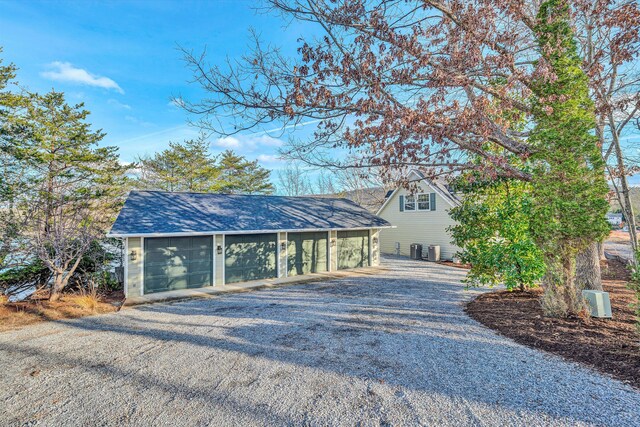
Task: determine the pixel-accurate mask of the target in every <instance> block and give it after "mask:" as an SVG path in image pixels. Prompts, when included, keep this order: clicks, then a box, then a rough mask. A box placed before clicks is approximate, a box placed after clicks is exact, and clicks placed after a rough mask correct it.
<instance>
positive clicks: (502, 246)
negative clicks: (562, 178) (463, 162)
mask: <svg viewBox="0 0 640 427" xmlns="http://www.w3.org/2000/svg"><path fill="white" fill-rule="evenodd" d="M471 178H475V174H473V175H470V176H469V175H468V176H464V177H461V178H459V179H458V180H457V181H456V184H455V187H456V189H457V190H459V191H461V192H462V193H463V197H462V201H461V205H460V206H458V207H455V208H453V209H451V210H450V215H451V217H452V218H453V219H454V220H455V221H456V222H457V224H456V225H455V226H453V227H450V229H449V231H450V232H451V236H452V238H453V243H455V244H456V245H457V246H459V247H460V248H462V252H460V253H459V254H458V255H459V256H460V259H461V261H462V262H464V263H468V264H471V269H470V271H469V273H468V275H467V278H466V279H465V281H466V283H468V284H471V285H474V286H487V285H488V286H494V285H499V284H504V285H505V286H506V287H507V289H509V290H513V289H516V288H519V289H520V290H525V289H527V288H530V287H533V286H535V285H536V284H537V283H539V281H540V279H541V278H542V276H543V274H544V271H545V265H544V261H543V259H542V253H541V252H540V250H539V249H538V247H537V246H536V244H535V242H534V241H533V238H532V237H531V233H530V223H529V220H530V211H531V203H532V201H531V194H530V186H529V185H528V184H526V183H523V182H519V181H515V180H509V179H501V180H495V181H486V180H475V179H473V180H471Z"/></svg>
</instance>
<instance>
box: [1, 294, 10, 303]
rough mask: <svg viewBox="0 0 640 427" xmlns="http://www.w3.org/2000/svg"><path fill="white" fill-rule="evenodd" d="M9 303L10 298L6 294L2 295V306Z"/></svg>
mask: <svg viewBox="0 0 640 427" xmlns="http://www.w3.org/2000/svg"><path fill="white" fill-rule="evenodd" d="M8 302H9V297H8V296H6V295H5V294H0V305H5V304H6V303H8Z"/></svg>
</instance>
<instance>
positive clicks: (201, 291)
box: [123, 266, 388, 308]
mask: <svg viewBox="0 0 640 427" xmlns="http://www.w3.org/2000/svg"><path fill="white" fill-rule="evenodd" d="M387 270H388V269H387V268H386V267H383V266H377V267H364V268H355V269H349V270H339V271H332V272H325V273H312V274H304V275H300V276H292V277H279V278H274V279H265V280H254V281H251V282H242V283H232V284H229V285H216V286H208V287H205V288H196V289H179V290H175V291H167V292H156V293H152V294H147V295H141V296H136V297H129V298H127V299H126V300H125V301H124V307H127V306H134V305H141V304H152V303H156V302H165V301H175V300H182V299H189V298H212V297H214V296H216V295H220V294H228V293H236V292H248V291H253V290H257V289H265V288H277V287H280V286H288V285H299V284H303V283H311V282H319V281H323V280H330V279H340V278H343V277H359V276H369V275H372V274H379V273H380V272H383V271H387ZM124 307H123V308H124Z"/></svg>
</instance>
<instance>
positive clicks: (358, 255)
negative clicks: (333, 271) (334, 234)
mask: <svg viewBox="0 0 640 427" xmlns="http://www.w3.org/2000/svg"><path fill="white" fill-rule="evenodd" d="M337 256H338V269H339V270H343V269H347V268H358V267H367V266H369V231H368V230H357V231H339V232H338V250H337Z"/></svg>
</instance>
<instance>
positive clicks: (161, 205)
mask: <svg viewBox="0 0 640 427" xmlns="http://www.w3.org/2000/svg"><path fill="white" fill-rule="evenodd" d="M388 227H391V224H389V223H388V222H387V221H385V220H384V219H382V218H380V217H378V216H376V215H374V214H372V213H370V212H368V211H367V210H366V209H365V208H363V207H361V206H358V205H357V204H355V203H353V202H351V201H349V200H347V199H338V198H320V197H283V196H262V195H241V194H209V193H172V192H166V191H132V192H131V193H129V197H128V198H127V201H126V202H125V204H124V206H123V207H122V210H121V211H120V214H119V215H118V218H117V219H116V222H115V223H114V224H113V227H111V231H110V232H109V233H108V235H109V236H111V237H129V236H146V235H150V236H153V235H197V234H213V233H236V234H238V233H249V232H266V231H272V232H276V231H284V230H288V231H298V230H299V231H302V230H308V231H311V230H336V229H337V230H339V229H351V230H353V229H365V228H388Z"/></svg>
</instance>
